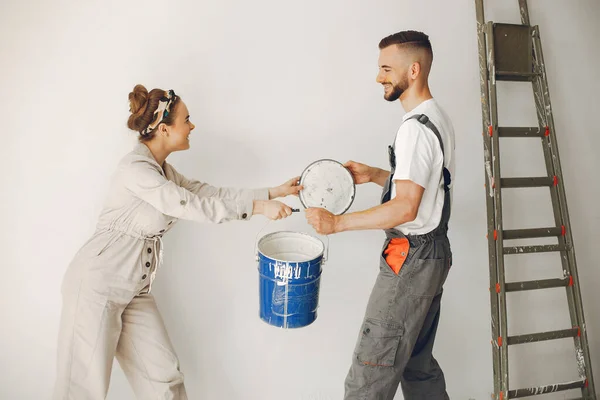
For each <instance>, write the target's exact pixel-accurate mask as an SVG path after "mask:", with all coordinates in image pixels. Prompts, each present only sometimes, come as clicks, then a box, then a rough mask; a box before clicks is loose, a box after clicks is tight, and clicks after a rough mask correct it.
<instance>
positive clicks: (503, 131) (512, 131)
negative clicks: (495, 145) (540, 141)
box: [497, 126, 546, 138]
mask: <svg viewBox="0 0 600 400" xmlns="http://www.w3.org/2000/svg"><path fill="white" fill-rule="evenodd" d="M497 132H498V137H516V138H520V137H544V135H545V134H546V129H545V128H544V129H542V128H540V127H537V126H536V127H533V128H519V127H498V128H497Z"/></svg>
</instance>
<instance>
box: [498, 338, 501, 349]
mask: <svg viewBox="0 0 600 400" xmlns="http://www.w3.org/2000/svg"><path fill="white" fill-rule="evenodd" d="M498 347H502V336H498Z"/></svg>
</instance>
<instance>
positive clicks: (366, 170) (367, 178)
mask: <svg viewBox="0 0 600 400" xmlns="http://www.w3.org/2000/svg"><path fill="white" fill-rule="evenodd" d="M344 167H346V168H348V170H349V171H350V172H351V173H352V177H353V178H354V183H356V184H357V185H360V184H363V183H368V182H371V174H372V173H373V168H372V167H369V166H368V165H366V164H361V163H357V162H355V161H348V162H346V164H344Z"/></svg>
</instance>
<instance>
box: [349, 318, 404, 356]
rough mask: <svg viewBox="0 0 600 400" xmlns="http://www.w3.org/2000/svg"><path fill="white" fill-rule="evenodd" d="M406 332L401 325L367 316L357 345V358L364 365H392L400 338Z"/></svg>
mask: <svg viewBox="0 0 600 400" xmlns="http://www.w3.org/2000/svg"><path fill="white" fill-rule="evenodd" d="M403 333H404V328H402V327H401V326H399V325H397V324H394V323H388V322H383V321H378V320H374V319H371V318H367V319H366V320H365V322H364V323H363V327H362V332H361V336H360V339H359V341H358V344H357V346H356V358H357V360H358V361H359V362H360V363H361V364H364V365H371V366H378V367H392V366H393V365H394V363H395V361H396V353H397V352H398V346H399V345H400V339H401V338H402V334H403Z"/></svg>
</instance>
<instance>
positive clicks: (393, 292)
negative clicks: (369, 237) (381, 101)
mask: <svg viewBox="0 0 600 400" xmlns="http://www.w3.org/2000/svg"><path fill="white" fill-rule="evenodd" d="M379 49H380V55H379V74H378V75H377V82H378V83H380V84H382V85H383V87H384V98H385V99H386V100H388V101H396V100H397V99H400V102H401V103H402V107H403V108H404V110H405V111H406V115H405V116H404V117H403V123H402V124H401V126H400V128H399V130H398V133H397V135H396V138H395V141H394V144H393V145H392V146H390V147H389V154H390V166H391V171H385V170H382V169H379V168H376V167H371V166H368V165H364V164H360V163H356V162H354V161H349V162H347V163H346V164H345V166H346V167H347V168H348V169H349V170H350V171H351V172H352V175H353V176H354V180H355V182H356V183H357V184H362V183H367V182H374V183H376V184H378V185H380V186H383V188H384V189H383V195H382V201H381V205H378V206H376V207H373V208H371V209H368V210H365V211H361V212H355V213H349V214H345V215H340V216H336V215H333V214H331V213H330V212H328V211H326V210H324V209H321V208H312V209H309V210H307V213H306V217H307V220H308V222H309V223H310V224H311V225H312V226H313V227H314V228H315V230H316V231H317V232H318V233H321V234H331V233H338V232H343V231H348V230H359V229H361V230H362V229H384V230H385V233H386V240H385V243H384V247H383V251H382V254H381V260H380V272H379V275H378V277H377V280H376V282H375V286H374V287H373V291H372V293H371V296H370V298H369V302H368V304H367V308H366V314H365V318H364V321H363V324H362V327H361V330H360V334H359V338H358V342H357V344H356V349H355V351H354V357H353V359H352V365H351V367H350V371H349V373H348V376H347V377H346V382H345V397H344V398H345V399H346V400H350V399H353V400H357V399H361V400H363V399H382V400H383V399H385V400H392V399H393V398H394V395H395V393H396V391H397V389H398V385H399V384H401V385H402V392H403V393H404V398H405V399H406V400H412V399H448V395H447V393H446V384H445V380H444V374H443V373H442V370H441V368H440V366H439V365H438V363H437V361H436V360H435V358H433V355H432V349H433V343H434V339H435V335H436V330H437V326H438V321H439V317H440V301H441V297H442V286H443V284H444V282H445V280H446V277H447V274H448V271H449V269H450V266H451V264H452V253H451V250H450V242H449V240H448V237H447V230H448V220H449V218H450V182H451V176H452V174H453V172H454V131H453V127H452V123H451V121H450V119H449V118H448V116H447V115H446V113H445V112H444V111H443V110H442V109H441V108H440V107H439V105H438V104H437V103H436V101H435V100H434V99H433V97H432V95H431V92H430V90H429V85H428V76H429V71H430V69H431V63H432V60H433V52H432V49H431V43H430V41H429V37H428V36H427V35H425V34H423V33H421V32H415V31H403V32H399V33H396V34H394V35H391V36H388V37H386V38H384V39H383V40H381V42H380V44H379Z"/></svg>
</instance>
